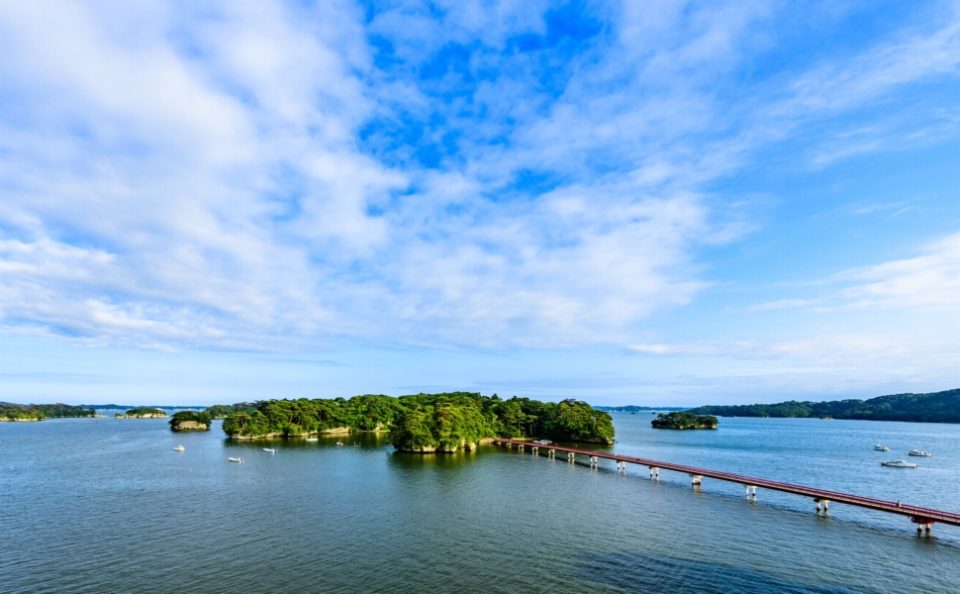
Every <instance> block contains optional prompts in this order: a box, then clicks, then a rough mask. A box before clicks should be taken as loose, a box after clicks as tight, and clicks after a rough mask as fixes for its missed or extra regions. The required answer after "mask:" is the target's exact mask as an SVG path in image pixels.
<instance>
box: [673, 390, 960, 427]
mask: <svg viewBox="0 0 960 594" xmlns="http://www.w3.org/2000/svg"><path fill="white" fill-rule="evenodd" d="M688 412H690V413H692V414H700V415H720V416H724V417H800V418H802V417H819V418H833V419H861V420H870V421H914V422H921V423H960V388H955V389H953V390H945V391H943V392H932V393H929V394H892V395H889V396H878V397H876V398H870V399H868V400H834V401H827V402H798V401H795V400H791V401H789V402H780V403H777V404H745V405H739V406H701V407H697V408H693V409H690V410H689V411H688Z"/></svg>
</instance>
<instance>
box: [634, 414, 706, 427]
mask: <svg viewBox="0 0 960 594" xmlns="http://www.w3.org/2000/svg"><path fill="white" fill-rule="evenodd" d="M650 424H651V425H653V427H654V428H655V429H716V428H717V417H714V416H711V415H695V414H692V413H689V412H672V413H669V414H663V413H660V414H659V415H657V418H656V419H654V420H652V421H650Z"/></svg>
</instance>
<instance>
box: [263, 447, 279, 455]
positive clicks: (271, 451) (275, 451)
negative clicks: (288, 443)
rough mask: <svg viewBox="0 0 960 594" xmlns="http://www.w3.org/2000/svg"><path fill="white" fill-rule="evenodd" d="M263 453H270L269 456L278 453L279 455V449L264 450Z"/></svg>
mask: <svg viewBox="0 0 960 594" xmlns="http://www.w3.org/2000/svg"><path fill="white" fill-rule="evenodd" d="M263 451H264V452H266V453H268V454H276V453H277V448H263Z"/></svg>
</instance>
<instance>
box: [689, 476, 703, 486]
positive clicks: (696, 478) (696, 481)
mask: <svg viewBox="0 0 960 594" xmlns="http://www.w3.org/2000/svg"><path fill="white" fill-rule="evenodd" d="M702 482H703V477H702V476H700V475H699V474H691V475H690V484H691V485H693V486H694V487H699V486H700V484H701V483H702Z"/></svg>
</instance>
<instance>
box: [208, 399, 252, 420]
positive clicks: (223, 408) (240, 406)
mask: <svg viewBox="0 0 960 594" xmlns="http://www.w3.org/2000/svg"><path fill="white" fill-rule="evenodd" d="M256 408H257V406H256V405H255V404H253V403H252V402H238V403H236V404H214V405H213V406H211V407H208V408H207V410H206V412H207V414H209V415H210V418H212V419H226V418H227V417H229V416H230V415H232V414H233V413H237V412H253V411H254V410H256Z"/></svg>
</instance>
